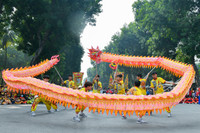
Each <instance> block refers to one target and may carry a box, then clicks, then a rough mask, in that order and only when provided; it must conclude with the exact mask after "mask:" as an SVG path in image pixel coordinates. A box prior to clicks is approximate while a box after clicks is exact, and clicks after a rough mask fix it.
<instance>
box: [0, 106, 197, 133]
mask: <svg viewBox="0 0 200 133" xmlns="http://www.w3.org/2000/svg"><path fill="white" fill-rule="evenodd" d="M59 110H60V111H59V112H53V113H50V114H48V113H47V111H46V108H45V106H44V105H39V106H38V109H37V111H36V116H35V117H31V116H30V112H29V111H30V105H0V133H118V132H119V133H134V132H135V133H146V132H147V133H166V132H167V133H199V132H200V105H185V104H184V105H178V106H176V107H174V108H173V109H172V111H173V112H172V113H173V117H172V118H167V114H166V113H163V114H162V115H157V114H154V115H153V116H145V118H144V119H145V120H146V121H148V123H147V124H136V120H137V118H136V116H132V117H130V118H128V119H127V120H122V119H121V117H120V116H117V117H115V116H114V115H113V116H111V115H109V116H107V115H106V114H104V115H98V114H97V113H95V114H93V113H88V111H86V114H87V116H88V117H87V118H86V119H82V120H81V122H74V121H73V120H72V117H73V116H74V115H75V113H74V110H73V109H67V110H64V108H63V107H59Z"/></svg>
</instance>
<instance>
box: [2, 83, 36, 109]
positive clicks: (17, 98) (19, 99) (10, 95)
mask: <svg viewBox="0 0 200 133" xmlns="http://www.w3.org/2000/svg"><path fill="white" fill-rule="evenodd" d="M33 99H34V96H33V95H31V94H20V93H16V92H10V91H8V90H7V87H6V86H1V87H0V105H7V104H31V103H32V102H33Z"/></svg>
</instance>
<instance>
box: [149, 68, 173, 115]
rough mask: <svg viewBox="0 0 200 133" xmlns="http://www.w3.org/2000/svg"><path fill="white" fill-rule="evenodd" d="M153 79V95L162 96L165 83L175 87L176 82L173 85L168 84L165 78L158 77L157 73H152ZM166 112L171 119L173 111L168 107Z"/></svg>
mask: <svg viewBox="0 0 200 133" xmlns="http://www.w3.org/2000/svg"><path fill="white" fill-rule="evenodd" d="M152 77H153V79H152V80H151V86H150V88H152V89H153V94H162V93H163V92H164V89H163V84H165V83H167V84H172V85H175V83H174V82H173V83H172V82H168V81H166V80H164V79H163V78H161V77H158V76H157V73H156V72H153V73H152ZM166 111H167V113H168V117H171V109H170V108H169V107H168V108H166Z"/></svg>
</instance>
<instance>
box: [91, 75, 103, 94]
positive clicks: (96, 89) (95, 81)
mask: <svg viewBox="0 0 200 133" xmlns="http://www.w3.org/2000/svg"><path fill="white" fill-rule="evenodd" d="M99 78H100V76H99V75H96V76H95V77H94V79H93V82H92V83H93V93H100V91H101V90H102V83H101V82H100V81H99Z"/></svg>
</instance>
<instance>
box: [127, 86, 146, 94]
mask: <svg viewBox="0 0 200 133" xmlns="http://www.w3.org/2000/svg"><path fill="white" fill-rule="evenodd" d="M127 94H128V95H143V94H142V91H141V90H140V89H139V88H138V87H136V86H135V87H132V88H131V89H130V90H129V91H128V92H127Z"/></svg>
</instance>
